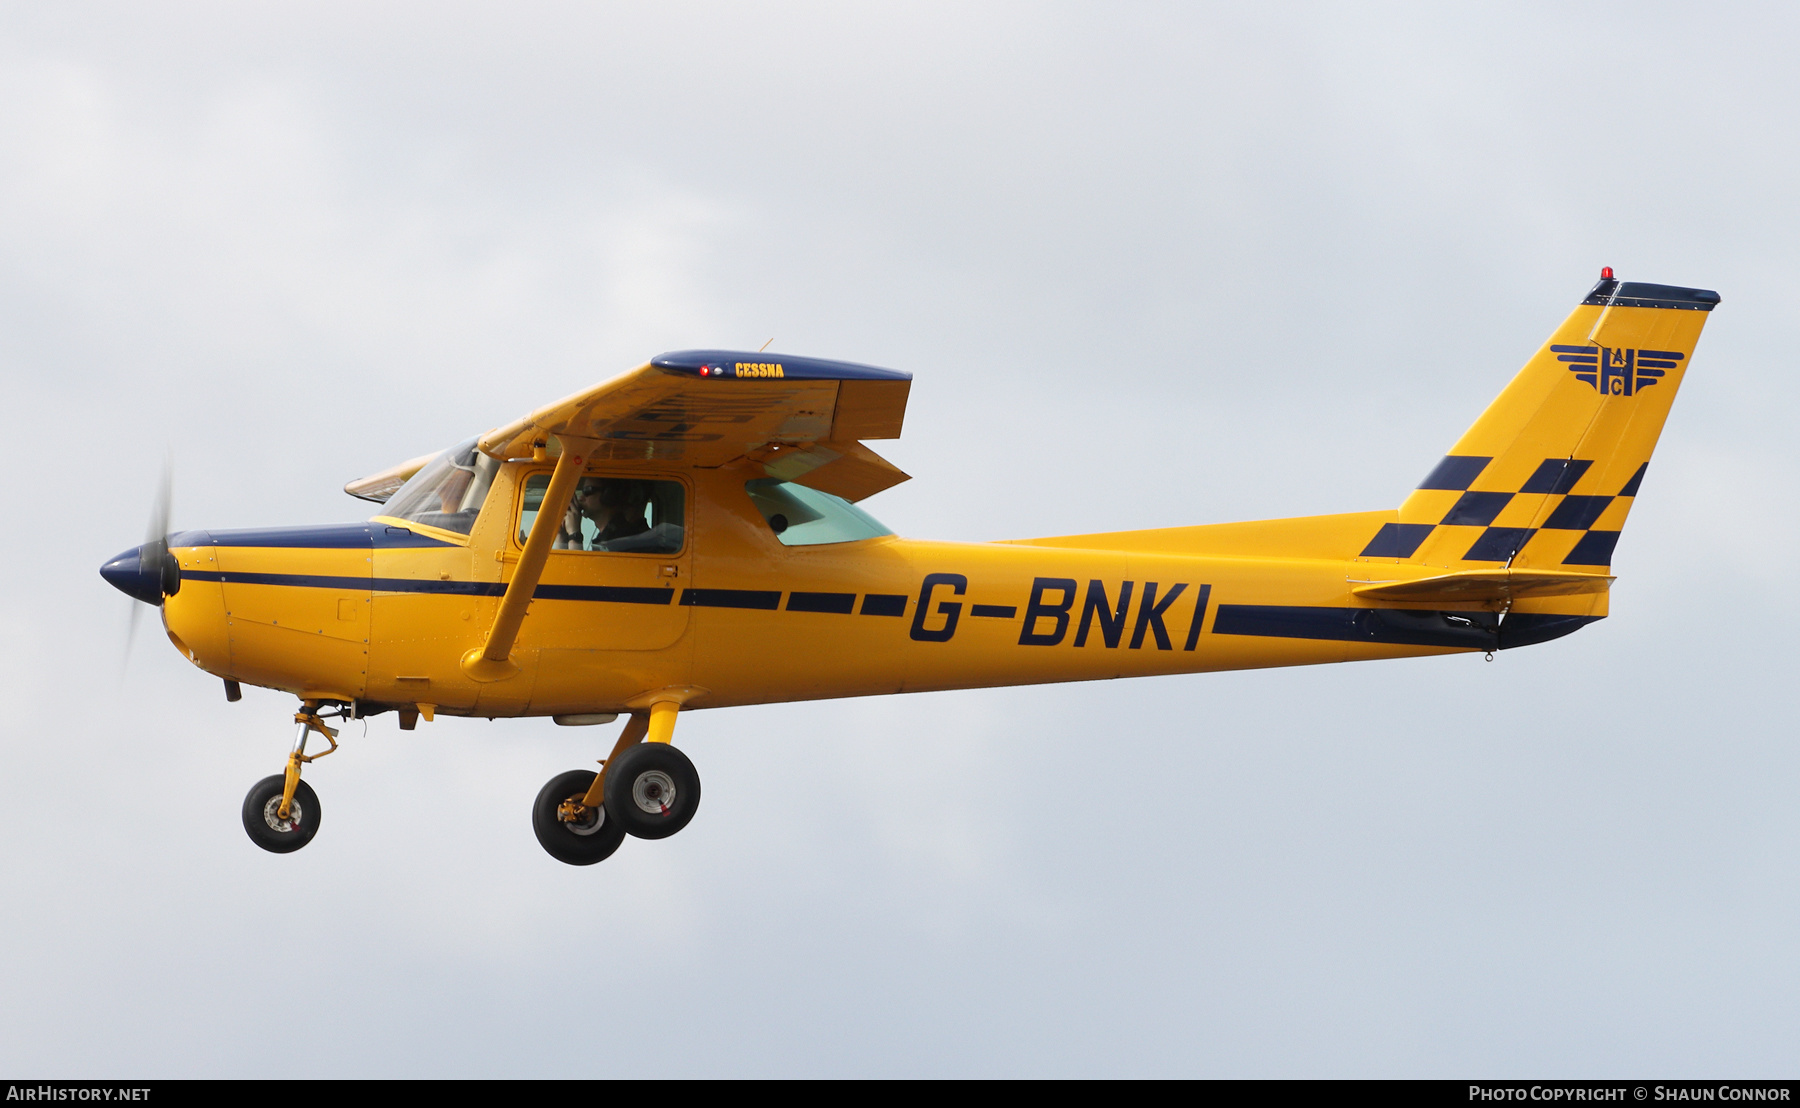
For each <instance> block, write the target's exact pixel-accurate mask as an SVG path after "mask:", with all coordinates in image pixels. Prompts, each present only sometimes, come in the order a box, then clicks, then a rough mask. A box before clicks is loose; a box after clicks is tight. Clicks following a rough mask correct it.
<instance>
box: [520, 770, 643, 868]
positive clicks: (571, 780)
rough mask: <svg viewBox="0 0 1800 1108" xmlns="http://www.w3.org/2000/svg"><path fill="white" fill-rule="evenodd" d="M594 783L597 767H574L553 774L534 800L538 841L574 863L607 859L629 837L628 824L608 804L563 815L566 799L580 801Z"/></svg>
mask: <svg viewBox="0 0 1800 1108" xmlns="http://www.w3.org/2000/svg"><path fill="white" fill-rule="evenodd" d="M593 784H594V771H593V770H591V769H572V770H570V771H569V772H567V773H559V774H557V775H556V776H555V777H552V778H551V779H550V783H549V784H547V785H545V786H544V787H543V788H541V789H539V790H538V794H537V799H536V800H534V801H532V802H531V829H532V831H534V832H535V833H536V834H537V841H538V845H540V846H542V847H543V848H544V850H545V851H547V852H548V853H549V855H550V857H552V858H555V859H556V860H557V861H559V862H567V863H568V864H569V865H571V866H591V865H593V864H594V863H595V862H604V861H606V859H608V858H610V857H612V852H613V851H615V850H617V849H619V844H620V843H622V842H624V841H625V828H623V827H621V826H620V825H619V821H618V820H615V819H613V818H612V817H611V815H609V814H608V813H607V811H606V809H605V808H602V807H598V806H596V807H593V808H588V809H586V810H585V811H583V812H582V813H581V814H580V816H579V817H577V818H575V819H572V820H565V819H563V818H562V817H563V815H564V814H565V813H564V811H563V804H564V802H566V801H574V802H575V803H576V804H579V803H580V802H581V798H582V797H584V796H586V795H587V791H588V789H589V788H591V787H592V786H593Z"/></svg>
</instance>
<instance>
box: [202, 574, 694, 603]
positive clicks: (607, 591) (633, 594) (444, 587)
mask: <svg viewBox="0 0 1800 1108" xmlns="http://www.w3.org/2000/svg"><path fill="white" fill-rule="evenodd" d="M181 579H182V580H184V581H218V582H220V583H221V584H228V585H285V586H287V587H288V588H298V589H345V590H349V591H354V592H419V593H434V594H438V595H443V596H504V595H505V594H506V583H505V582H504V581H421V580H418V579H415V578H411V577H330V576H325V575H322V574H310V573H241V572H232V571H224V572H221V571H219V570H197V569H184V570H182V571H181ZM531 595H532V597H533V598H534V599H539V600H585V601H601V602H604V603H608V604H667V603H669V602H670V601H671V600H672V599H673V598H674V595H675V590H674V589H670V588H663V589H658V588H629V587H625V586H620V585H542V584H540V585H539V586H538V587H537V588H536V589H535V590H533V592H532V594H531Z"/></svg>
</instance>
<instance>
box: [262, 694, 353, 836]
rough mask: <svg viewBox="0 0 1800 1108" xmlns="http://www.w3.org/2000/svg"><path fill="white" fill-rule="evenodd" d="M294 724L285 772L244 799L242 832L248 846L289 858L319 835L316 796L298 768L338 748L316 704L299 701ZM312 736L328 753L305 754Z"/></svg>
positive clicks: (345, 711) (264, 781) (340, 712)
mask: <svg viewBox="0 0 1800 1108" xmlns="http://www.w3.org/2000/svg"><path fill="white" fill-rule="evenodd" d="M349 711H350V709H348V708H342V707H340V708H338V709H337V710H336V713H335V718H337V719H343V718H345V717H346V716H347V715H348V713H349ZM294 722H295V723H297V724H299V727H300V729H299V731H298V732H297V733H296V734H295V736H294V748H293V749H292V750H291V751H289V752H288V764H287V771H286V772H285V773H278V774H276V775H275V776H273V777H265V778H263V779H262V780H261V781H258V782H257V783H256V785H255V786H254V787H253V788H251V790H250V792H249V794H248V795H247V796H245V797H244V830H245V832H247V833H248V834H249V836H250V841H251V842H253V843H255V844H256V845H257V846H260V847H262V848H263V849H264V850H266V851H268V852H270V853H271V854H291V853H293V852H294V851H296V850H299V849H300V848H301V847H303V846H305V845H306V844H307V843H310V842H312V840H313V836H314V835H317V834H318V833H319V794H317V793H315V792H313V790H312V786H311V785H308V784H307V783H306V782H304V781H302V780H300V767H302V766H304V765H306V764H307V763H308V762H312V761H314V760H316V759H319V758H323V757H325V755H327V754H330V753H332V752H333V751H335V750H337V748H338V744H337V729H336V728H332V727H327V726H325V721H324V719H322V718H321V717H320V713H319V702H318V701H316V700H307V701H302V702H301V704H300V710H299V711H298V712H296V713H295V714H294ZM315 733H316V734H320V735H323V736H325V741H326V742H328V743H330V744H331V750H326V751H321V752H320V753H318V754H310V755H309V754H307V752H306V738H307V736H308V735H310V734H315Z"/></svg>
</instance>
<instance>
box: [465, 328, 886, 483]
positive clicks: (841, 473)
mask: <svg viewBox="0 0 1800 1108" xmlns="http://www.w3.org/2000/svg"><path fill="white" fill-rule="evenodd" d="M911 388H912V375H911V374H908V373H901V372H898V371H896V370H891V369H877V368H876V367H874V366H866V365H857V364H855V363H853V362H833V361H826V360H824V359H821V358H795V357H789V356H787V355H783V354H764V353H756V354H747V353H742V352H738V351H731V350H682V351H677V352H675V353H671V354H661V355H658V356H657V357H655V358H652V359H651V360H650V361H649V362H647V363H645V364H644V365H641V366H639V367H638V368H636V369H633V370H630V371H628V372H625V373H621V374H620V375H619V376H617V377H614V378H613V379H612V380H610V381H603V382H601V383H600V384H598V385H595V386H594V387H593V388H590V389H587V390H585V391H582V392H578V393H576V394H575V395H573V396H569V397H565V398H564V399H562V400H559V401H557V402H556V403H554V404H551V405H549V406H547V407H543V408H539V409H538V410H537V411H535V412H532V413H531V414H530V415H527V416H525V417H523V418H521V419H518V420H515V421H513V422H512V423H509V424H507V425H506V426H504V427H497V428H495V429H494V430H492V431H489V432H488V433H487V434H485V435H483V436H482V437H481V439H480V443H479V445H480V447H481V449H482V451H484V452H485V453H487V454H490V455H492V456H494V457H496V458H501V459H507V458H528V457H531V456H532V454H533V453H534V451H535V450H536V449H537V448H539V447H541V446H547V445H548V444H549V441H550V438H551V436H553V435H570V436H574V437H578V438H583V439H595V440H598V441H599V443H600V445H599V446H598V447H597V448H595V449H594V450H593V451H592V452H591V457H593V458H595V459H604V460H608V461H614V462H651V463H658V464H662V465H667V464H669V463H676V464H679V465H688V466H698V467H702V468H708V469H710V468H712V467H715V466H720V465H724V464H725V463H727V462H731V461H735V460H737V459H739V458H748V459H749V460H751V461H753V462H757V463H760V464H761V465H762V466H763V468H764V470H765V471H766V472H767V473H769V475H770V476H773V477H779V478H781V479H783V480H787V481H794V482H797V483H799V484H803V485H809V486H811V487H812V488H816V489H819V490H821V491H823V492H829V493H833V494H835V495H837V496H841V497H843V498H844V499H846V500H852V501H854V500H861V499H863V498H864V497H868V496H873V495H874V494H875V493H878V492H880V491H881V490H883V489H886V488H891V487H893V486H894V485H897V484H899V483H900V482H902V481H905V480H907V475H906V474H905V473H902V472H901V471H900V470H899V469H897V468H896V467H895V466H894V465H892V464H891V463H890V462H888V461H887V460H886V459H884V458H882V457H881V456H880V455H878V454H876V453H875V452H874V451H873V450H870V449H869V448H868V447H866V446H863V445H862V443H861V441H860V440H862V439H892V438H899V437H900V426H901V423H902V422H903V421H904V419H905V416H906V398H907V394H908V392H909V391H910V390H911Z"/></svg>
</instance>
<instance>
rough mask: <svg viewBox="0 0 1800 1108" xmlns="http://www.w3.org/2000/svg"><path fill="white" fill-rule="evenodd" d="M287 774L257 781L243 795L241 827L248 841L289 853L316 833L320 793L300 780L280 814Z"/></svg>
mask: <svg viewBox="0 0 1800 1108" xmlns="http://www.w3.org/2000/svg"><path fill="white" fill-rule="evenodd" d="M286 786H287V775H286V774H280V773H277V774H275V775H274V776H273V777H265V778H263V779H262V780H261V781H258V782H257V783H256V785H255V787H253V788H252V789H251V790H250V792H249V794H248V795H246V796H245V797H244V830H245V831H247V832H249V834H250V841H251V842H253V843H255V844H256V845H257V846H260V847H262V848H263V849H264V850H267V851H269V852H270V853H271V854H291V853H292V852H294V851H296V850H299V849H300V848H301V847H303V846H305V845H306V844H307V843H310V842H312V840H313V836H314V835H317V834H318V833H319V796H318V794H317V793H315V792H313V788H312V786H311V785H308V784H307V783H306V782H304V781H301V782H298V783H296V784H295V786H294V796H293V799H292V800H290V801H288V811H287V815H285V816H283V815H282V814H281V798H282V794H283V792H285V791H286Z"/></svg>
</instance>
